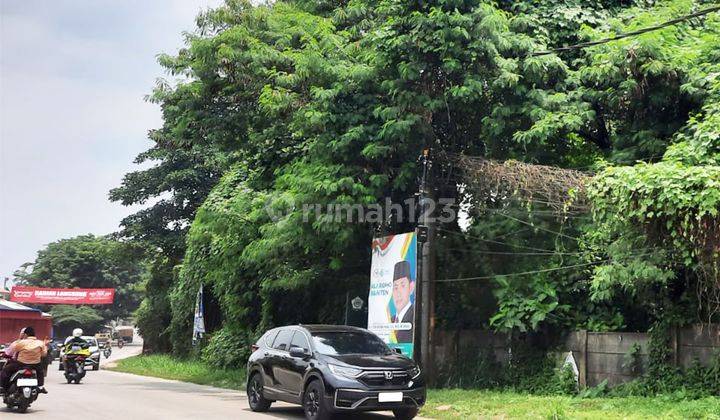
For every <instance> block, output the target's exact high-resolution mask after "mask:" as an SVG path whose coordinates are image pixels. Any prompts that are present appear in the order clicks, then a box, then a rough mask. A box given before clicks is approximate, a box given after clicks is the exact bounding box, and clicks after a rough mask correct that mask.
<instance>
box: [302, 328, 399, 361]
mask: <svg viewBox="0 0 720 420" xmlns="http://www.w3.org/2000/svg"><path fill="white" fill-rule="evenodd" d="M313 343H315V349H316V350H317V351H318V352H319V353H321V354H327V355H329V356H338V355H344V354H374V355H385V354H390V353H392V351H391V350H390V348H389V347H388V346H387V345H386V344H385V343H384V342H383V341H382V340H381V339H380V338H378V336H376V335H375V334H372V333H366V332H359V331H358V332H355V331H332V332H318V333H315V334H313Z"/></svg>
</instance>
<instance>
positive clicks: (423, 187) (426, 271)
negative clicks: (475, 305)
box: [415, 149, 436, 384]
mask: <svg viewBox="0 0 720 420" xmlns="http://www.w3.org/2000/svg"><path fill="white" fill-rule="evenodd" d="M422 163H423V172H422V179H421V182H420V211H421V214H420V220H419V223H418V229H417V235H418V246H419V248H420V249H419V251H420V252H419V257H420V261H419V264H418V265H419V273H418V274H420V275H419V276H418V277H419V284H418V285H417V286H416V288H415V290H416V292H415V293H416V308H417V307H418V303H419V310H418V311H417V313H416V322H418V323H419V327H420V328H419V329H416V330H415V331H416V334H415V348H416V351H417V350H419V351H417V355H416V358H415V359H416V360H417V361H419V362H420V366H421V367H422V369H423V370H424V371H425V377H426V378H427V381H428V383H429V384H432V382H433V380H434V376H435V375H434V372H433V371H434V369H433V367H434V365H435V361H434V355H433V353H434V352H433V339H432V336H433V329H434V327H435V325H434V324H435V214H434V210H435V207H436V206H435V202H434V200H435V194H434V191H433V190H432V187H430V186H429V184H430V179H429V178H430V177H431V174H432V160H431V158H430V150H429V149H425V150H423V155H422ZM418 315H419V316H418ZM418 330H419V334H417V332H418ZM418 335H419V337H418Z"/></svg>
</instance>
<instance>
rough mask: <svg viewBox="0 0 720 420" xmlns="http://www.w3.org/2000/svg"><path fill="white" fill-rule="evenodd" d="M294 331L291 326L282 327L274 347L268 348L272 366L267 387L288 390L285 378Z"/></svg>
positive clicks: (274, 389) (267, 357)
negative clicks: (285, 385)
mask: <svg viewBox="0 0 720 420" xmlns="http://www.w3.org/2000/svg"><path fill="white" fill-rule="evenodd" d="M294 332H295V331H294V330H293V329H290V328H283V329H281V330H280V332H279V333H278V335H277V337H275V340H274V341H273V346H272V348H271V349H268V350H267V353H266V357H265V358H266V359H267V363H268V365H269V368H270V369H269V379H270V381H269V382H270V383H269V384H266V385H265V387H266V388H269V389H270V391H273V392H276V393H283V392H285V393H286V392H287V389H286V388H285V387H284V385H283V383H284V382H286V381H285V380H284V379H283V378H284V376H285V375H286V371H287V366H286V365H287V363H288V358H289V354H288V349H289V348H290V341H291V340H292V336H293V333H294Z"/></svg>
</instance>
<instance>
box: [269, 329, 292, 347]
mask: <svg viewBox="0 0 720 420" xmlns="http://www.w3.org/2000/svg"><path fill="white" fill-rule="evenodd" d="M292 334H293V330H280V333H279V334H278V335H277V337H275V341H274V342H273V348H274V349H276V350H287V349H288V347H287V346H288V343H290V338H291V337H292Z"/></svg>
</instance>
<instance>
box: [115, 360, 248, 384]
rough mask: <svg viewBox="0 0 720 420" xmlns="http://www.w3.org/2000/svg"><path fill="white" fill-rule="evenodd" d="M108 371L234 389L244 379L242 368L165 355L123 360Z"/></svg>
mask: <svg viewBox="0 0 720 420" xmlns="http://www.w3.org/2000/svg"><path fill="white" fill-rule="evenodd" d="M110 370H113V371H116V372H125V373H133V374H136V375H143V376H154V377H156V378H162V379H174V380H177V381H183V382H191V383H194V384H199V385H211V386H216V387H218V388H227V389H236V390H241V389H244V388H245V380H246V378H245V370H244V369H219V368H215V367H211V366H208V364H207V363H204V362H202V361H198V360H182V359H178V358H175V357H172V356H169V355H165V354H157V355H148V356H133V357H129V358H127V359H122V360H119V361H118V362H117V366H115V367H112V368H110Z"/></svg>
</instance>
